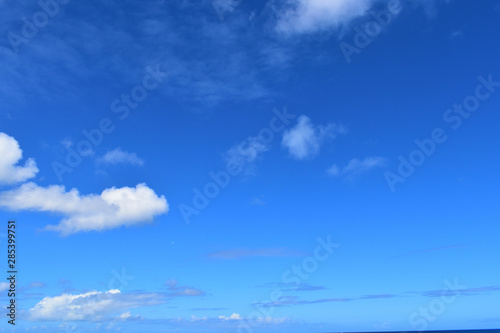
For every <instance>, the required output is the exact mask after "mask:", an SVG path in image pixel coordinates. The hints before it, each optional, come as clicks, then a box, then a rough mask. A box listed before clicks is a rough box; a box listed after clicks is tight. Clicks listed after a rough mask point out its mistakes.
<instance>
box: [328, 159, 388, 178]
mask: <svg viewBox="0 0 500 333" xmlns="http://www.w3.org/2000/svg"><path fill="white" fill-rule="evenodd" d="M385 165H386V159H385V158H383V157H380V156H371V157H366V158H364V159H362V160H359V159H357V158H354V159H352V160H350V161H349V163H347V165H346V166H344V167H339V166H338V165H337V164H334V165H333V166H332V167H330V168H329V169H328V170H327V173H328V174H329V175H331V176H334V177H348V178H352V177H354V176H357V175H361V174H363V173H367V172H369V171H370V170H372V169H375V168H380V167H383V166H385Z"/></svg>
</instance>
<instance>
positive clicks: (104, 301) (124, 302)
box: [27, 289, 165, 321]
mask: <svg viewBox="0 0 500 333" xmlns="http://www.w3.org/2000/svg"><path fill="white" fill-rule="evenodd" d="M164 302H165V301H164V299H163V297H162V295H160V294H157V293H129V294H122V293H121V292H120V291H119V290H117V289H112V290H109V291H106V292H99V291H91V292H87V293H84V294H76V295H72V294H63V295H59V296H54V297H45V298H44V299H42V300H41V301H40V302H38V303H37V304H36V305H35V306H34V307H32V308H31V309H29V311H28V317H27V319H28V320H31V321H101V320H106V318H108V317H107V316H108V315H111V314H115V313H120V312H122V311H124V310H126V309H131V308H137V307H142V306H152V305H157V304H162V303H164ZM117 318H118V319H120V320H130V319H133V318H139V317H137V316H132V315H131V314H130V312H125V313H122V314H121V315H120V316H118V317H117Z"/></svg>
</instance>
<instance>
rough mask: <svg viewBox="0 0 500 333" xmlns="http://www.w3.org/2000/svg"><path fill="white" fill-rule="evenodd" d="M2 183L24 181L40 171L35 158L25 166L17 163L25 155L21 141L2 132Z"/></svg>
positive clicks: (0, 160)
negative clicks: (20, 146) (20, 144)
mask: <svg viewBox="0 0 500 333" xmlns="http://www.w3.org/2000/svg"><path fill="white" fill-rule="evenodd" d="M0 156H1V158H0V185H2V184H15V183H22V182H24V181H26V180H28V179H30V178H33V177H35V175H36V173H37V172H38V168H37V166H36V163H35V160H33V159H32V158H29V159H28V160H26V163H25V164H24V166H20V165H17V163H19V161H20V160H21V158H22V156H23V151H22V150H21V148H19V143H18V142H17V141H16V139H14V138H13V137H11V136H9V135H7V134H5V133H2V132H0Z"/></svg>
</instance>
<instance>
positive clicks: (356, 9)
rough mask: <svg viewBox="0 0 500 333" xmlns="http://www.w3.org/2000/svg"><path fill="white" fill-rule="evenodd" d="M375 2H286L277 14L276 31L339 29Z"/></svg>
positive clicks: (369, 0) (304, 31)
mask: <svg viewBox="0 0 500 333" xmlns="http://www.w3.org/2000/svg"><path fill="white" fill-rule="evenodd" d="M376 1H377V0H286V6H285V9H282V10H281V11H279V12H278V13H277V15H278V22H277V30H278V31H280V32H283V33H285V34H293V33H299V34H300V33H313V32H317V31H321V30H327V29H332V28H339V27H340V26H342V25H346V24H348V23H349V22H350V21H351V20H353V19H355V18H356V17H359V16H362V15H365V14H366V13H367V12H368V10H369V9H370V8H371V7H372V6H373V4H374V3H375V2H376Z"/></svg>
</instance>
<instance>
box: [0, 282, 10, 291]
mask: <svg viewBox="0 0 500 333" xmlns="http://www.w3.org/2000/svg"><path fill="white" fill-rule="evenodd" d="M9 287H10V283H7V282H0V292H2V293H3V292H4V291H6V290H8V289H9Z"/></svg>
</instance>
